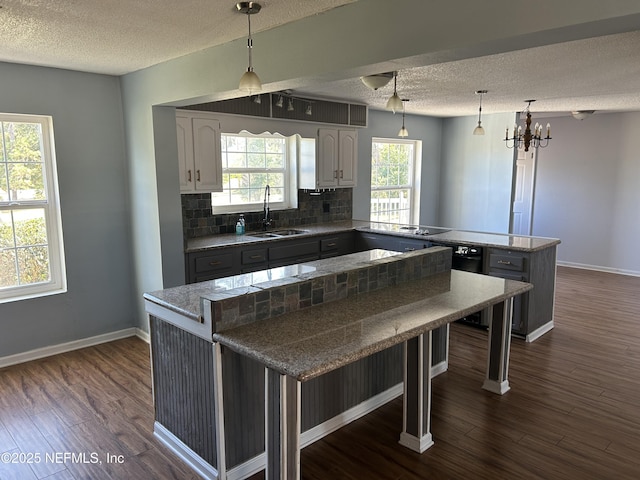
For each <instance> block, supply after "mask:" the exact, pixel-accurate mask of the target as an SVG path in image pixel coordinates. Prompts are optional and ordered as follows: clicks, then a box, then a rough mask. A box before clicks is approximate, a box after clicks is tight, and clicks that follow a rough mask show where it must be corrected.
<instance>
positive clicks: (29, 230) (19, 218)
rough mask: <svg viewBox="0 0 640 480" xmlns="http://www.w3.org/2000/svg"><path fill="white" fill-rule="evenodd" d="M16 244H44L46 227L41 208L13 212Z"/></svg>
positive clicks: (20, 245)
mask: <svg viewBox="0 0 640 480" xmlns="http://www.w3.org/2000/svg"><path fill="white" fill-rule="evenodd" d="M13 222H14V223H13V225H14V228H15V234H16V246H18V247H22V246H30V245H46V244H47V227H46V222H45V213H44V209H42V208H34V209H29V210H16V211H14V212H13Z"/></svg>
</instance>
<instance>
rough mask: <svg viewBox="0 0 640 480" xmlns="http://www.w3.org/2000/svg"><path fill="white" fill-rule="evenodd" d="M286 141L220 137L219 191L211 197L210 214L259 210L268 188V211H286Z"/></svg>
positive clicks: (247, 135)
mask: <svg viewBox="0 0 640 480" xmlns="http://www.w3.org/2000/svg"><path fill="white" fill-rule="evenodd" d="M290 142H293V145H292V146H293V147H295V139H294V138H291V139H290V138H287V137H284V136H282V135H279V134H260V135H253V134H251V133H248V132H242V133H238V134H225V133H223V134H222V135H221V141H220V143H221V150H222V188H223V190H222V192H216V193H212V194H211V202H212V205H213V211H214V213H230V212H241V211H242V212H244V211H256V210H260V209H262V207H263V202H264V194H265V187H266V186H267V185H269V190H270V198H269V200H270V207H271V209H274V210H275V209H284V208H290V207H291V206H292V205H291V201H290V199H291V196H292V195H291V192H295V191H296V189H295V188H293V186H292V185H290V178H291V177H295V175H292V174H291V170H292V168H291V164H292V161H291V158H290V157H291V155H290V154H289V151H290V150H295V148H290V147H291V145H290Z"/></svg>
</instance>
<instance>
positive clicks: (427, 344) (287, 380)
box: [213, 270, 531, 480]
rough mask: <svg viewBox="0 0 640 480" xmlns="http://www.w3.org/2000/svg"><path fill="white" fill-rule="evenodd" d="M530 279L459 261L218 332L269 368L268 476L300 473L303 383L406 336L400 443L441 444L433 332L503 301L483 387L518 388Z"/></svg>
mask: <svg viewBox="0 0 640 480" xmlns="http://www.w3.org/2000/svg"><path fill="white" fill-rule="evenodd" d="M530 288H531V285H530V284H527V283H522V282H517V281H513V280H503V279H498V278H493V277H487V276H482V275H477V274H473V273H468V272H459V271H455V270H454V271H449V272H443V273H439V274H437V275H434V276H431V277H428V278H426V279H421V280H416V281H412V282H408V283H403V284H402V285H396V286H392V287H387V288H386V289H384V290H382V291H381V292H370V293H366V294H363V295H358V296H355V297H348V298H345V299H343V300H340V301H337V302H332V303H326V304H323V305H320V306H317V307H314V308H311V309H306V310H300V311H298V312H295V313H290V314H287V315H284V316H281V317H278V318H275V319H271V320H270V321H269V322H266V323H265V324H264V325H256V324H250V325H245V326H242V327H238V328H235V329H231V330H228V331H224V332H221V333H216V334H214V336H213V339H214V341H215V342H218V344H219V345H223V346H227V347H229V348H232V349H234V350H235V351H236V352H238V353H240V354H242V355H246V356H248V357H251V358H253V359H255V360H257V361H259V362H260V363H261V364H263V365H264V366H265V367H267V370H266V392H267V393H266V395H265V417H266V432H265V438H266V446H265V448H266V454H267V458H266V478H267V479H268V480H275V479H299V478H300V433H301V432H300V415H301V412H300V410H301V394H300V392H301V387H300V382H304V381H307V380H310V379H312V378H315V377H317V376H319V375H323V374H326V373H328V372H330V371H333V370H335V369H337V368H340V367H342V366H344V365H347V364H349V363H351V362H354V361H356V360H360V359H362V358H364V357H367V356H369V355H371V354H374V353H376V352H378V351H381V350H384V349H386V348H389V347H392V346H394V345H397V344H400V343H402V344H403V345H404V363H403V368H404V403H403V407H404V408H403V425H402V433H401V435H400V443H401V444H402V445H404V446H406V447H407V448H410V449H412V450H414V451H417V452H419V453H422V452H424V451H425V450H426V449H428V448H429V447H430V446H431V445H432V444H433V440H432V435H431V431H430V424H431V419H430V415H431V374H430V371H431V350H430V348H431V331H432V330H433V329H435V328H437V327H440V326H442V325H445V324H447V323H450V322H452V321H455V320H458V319H460V318H462V317H464V316H465V315H467V314H469V313H472V312H474V311H476V310H478V309H480V308H486V307H493V306H494V305H498V304H499V306H498V307H496V308H500V309H501V312H502V315H499V316H495V315H494V316H492V323H491V326H490V333H489V346H488V362H487V371H486V378H485V381H484V384H483V388H484V389H486V390H489V391H491V392H494V393H497V394H503V393H505V392H506V391H507V390H508V389H509V383H508V379H507V368H508V363H509V340H510V330H511V328H510V327H511V308H512V306H511V301H512V298H513V296H514V295H518V294H521V293H524V292H526V291H527V290H529V289H530ZM218 383H219V384H221V383H222V379H221V378H220V379H219V381H218ZM398 427H399V428H400V425H399V426H398Z"/></svg>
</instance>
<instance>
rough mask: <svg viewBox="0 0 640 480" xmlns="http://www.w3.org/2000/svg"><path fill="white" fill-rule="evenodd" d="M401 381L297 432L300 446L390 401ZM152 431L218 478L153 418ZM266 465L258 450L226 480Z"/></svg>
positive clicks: (185, 458) (210, 478) (199, 468)
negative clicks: (300, 432) (299, 433)
mask: <svg viewBox="0 0 640 480" xmlns="http://www.w3.org/2000/svg"><path fill="white" fill-rule="evenodd" d="M402 390H403V385H402V383H399V384H397V385H395V386H393V387H391V388H390V389H388V390H386V391H384V392H382V393H379V394H378V395H376V396H374V397H371V398H370V399H368V400H365V401H364V402H362V403H361V404H359V405H356V406H355V407H353V408H351V409H349V410H347V411H346V412H344V413H341V414H340V415H336V416H335V417H333V418H331V419H329V420H327V421H326V422H324V423H321V424H320V425H317V426H315V427H313V428H310V429H309V430H307V431H305V432H302V434H301V435H300V448H304V447H306V446H308V445H311V444H312V443H313V442H316V441H318V440H320V439H321V438H322V437H325V436H326V435H329V434H330V433H332V432H335V431H336V430H338V429H339V428H341V427H343V426H344V425H347V424H348V423H351V422H353V421H354V420H357V419H359V418H361V417H363V416H365V415H366V414H367V413H370V412H372V411H374V410H375V409H377V408H378V407H381V406H382V405H384V404H385V403H387V402H390V401H391V400H393V399H394V398H396V397H398V396H400V395H402ZM153 432H154V434H155V435H156V437H157V438H158V439H159V440H160V441H161V442H162V443H164V444H165V445H166V446H167V447H168V448H170V449H171V450H172V451H173V452H174V453H175V454H176V455H178V457H180V458H181V459H182V460H183V461H184V462H185V463H187V464H188V465H189V466H190V467H191V468H193V469H194V470H195V471H196V472H197V473H198V474H199V475H200V476H201V477H202V478H205V479H207V480H215V479H217V478H218V477H217V475H218V472H217V470H216V469H215V468H214V467H213V466H211V465H209V464H208V463H206V462H205V461H204V460H203V459H202V458H201V457H200V456H198V455H197V454H196V453H194V452H193V450H191V449H190V448H189V447H188V446H187V445H185V444H184V443H183V442H182V441H180V439H178V438H177V437H176V436H175V435H173V434H172V433H171V432H170V431H169V430H167V429H166V428H165V427H163V426H162V425H161V424H160V423H158V422H155V424H154V426H153ZM265 465H266V455H265V453H264V452H263V453H261V454H259V455H256V456H255V457H253V458H251V459H249V460H247V461H246V462H243V463H241V464H239V465H236V466H234V467H233V468H231V469H229V470H228V471H227V479H228V480H239V479H241V478H247V477H249V476H251V475H253V474H255V473H257V472H259V471H260V470H262V469H264V467H265Z"/></svg>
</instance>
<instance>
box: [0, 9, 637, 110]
mask: <svg viewBox="0 0 640 480" xmlns="http://www.w3.org/2000/svg"><path fill="white" fill-rule="evenodd" d="M353 1H355V0H261V2H260V3H261V4H262V6H263V9H262V11H261V12H260V15H259V17H256V19H255V20H254V21H252V28H253V30H254V32H259V31H264V30H269V29H271V28H275V27H277V26H279V25H282V24H285V23H288V22H293V21H296V20H299V19H302V18H304V17H307V16H311V15H316V14H318V13H321V12H324V11H327V10H330V9H332V8H336V7H339V6H341V5H344V4H347V3H352V2H353ZM246 32H247V22H246V17H245V16H244V15H239V14H238V13H236V12H235V3H234V2H233V1H229V0H180V1H179V2H175V1H168V0H135V1H134V0H100V1H97V0H81V1H79V0H56V1H49V0H5V1H4V2H1V3H0V45H2V46H1V47H0V61H7V62H14V63H25V64H32V65H42V66H50V67H59V68H66V69H71V70H79V71H86V72H95V73H105V74H112V75H122V74H125V73H128V72H132V71H135V70H139V69H141V68H145V67H148V66H151V65H154V64H157V63H161V62H164V61H167V60H170V59H172V58H176V57H180V56H182V55H186V54H188V53H192V52H195V51H198V50H202V49H204V48H207V47H210V46H213V45H220V44H223V43H226V42H229V41H231V40H235V39H238V38H242V37H244V36H246ZM391 65H393V66H390V67H389V70H391V69H399V75H398V92H399V94H400V96H401V97H402V98H407V99H409V100H410V101H409V102H408V103H407V105H406V109H407V112H408V113H416V114H425V115H434V116H443V117H446V116H459V115H473V114H477V111H478V100H479V99H478V97H477V95H475V93H474V92H475V91H476V90H480V89H483V90H488V93H487V94H486V95H485V97H484V100H483V114H490V113H498V112H514V111H520V110H523V109H524V107H525V104H524V100H526V99H530V98H532V99H537V102H536V103H535V104H534V105H532V111H533V112H547V113H555V112H558V113H565V114H566V112H569V111H572V110H596V111H598V112H601V111H628V110H634V111H640V32H637V31H636V32H630V33H623V34H616V35H610V36H605V37H597V38H591V39H586V40H579V41H574V42H568V43H561V44H556V45H549V46H544V47H537V48H532V49H528V50H521V51H514V52H508V53H502V54H498V55H491V56H487V57H480V58H471V59H467V60H461V61H456V62H450V63H442V64H436V65H430V66H424V67H418V68H403V67H401V66H400V63H397V64H395V65H394V64H391ZM334 78H336V77H334ZM392 91H393V82H391V83H390V84H389V85H387V86H386V87H384V88H381V89H379V90H377V91H373V90H369V89H367V88H366V87H365V86H364V85H362V83H361V81H360V80H359V78H352V79H347V80H340V81H334V82H330V83H323V84H313V83H309V84H308V85H304V86H302V85H299V87H298V89H297V90H296V92H295V93H296V94H298V95H305V94H306V95H308V96H316V97H323V98H338V99H343V100H350V101H355V102H359V103H365V104H367V105H369V106H370V107H371V108H380V109H382V108H384V105H385V103H386V100H387V98H388V97H389V96H390V95H391V93H392Z"/></svg>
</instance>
